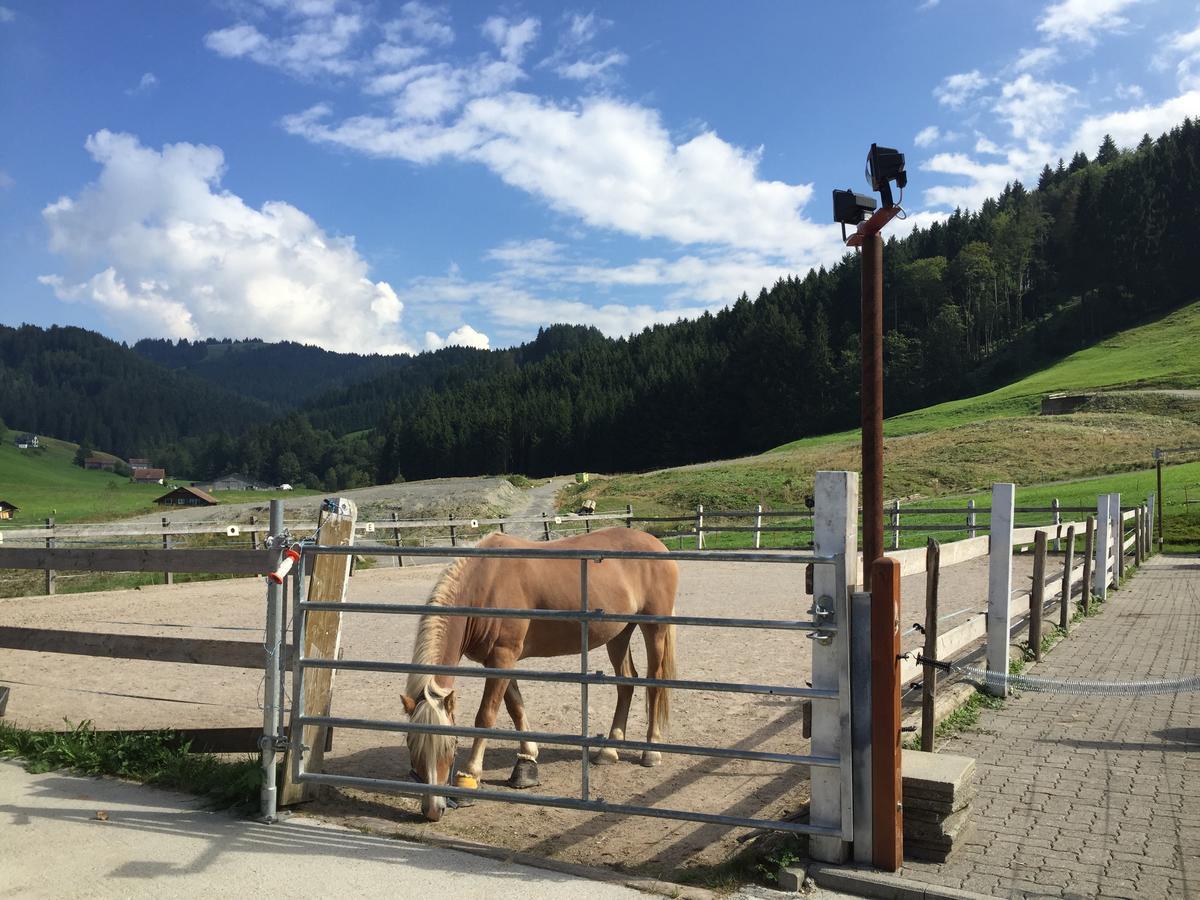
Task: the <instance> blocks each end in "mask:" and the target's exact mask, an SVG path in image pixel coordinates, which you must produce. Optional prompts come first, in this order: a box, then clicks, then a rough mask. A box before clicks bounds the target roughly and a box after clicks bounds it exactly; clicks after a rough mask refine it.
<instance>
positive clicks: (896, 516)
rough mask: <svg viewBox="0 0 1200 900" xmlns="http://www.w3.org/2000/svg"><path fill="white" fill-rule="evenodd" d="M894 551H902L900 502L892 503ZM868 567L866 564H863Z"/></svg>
mask: <svg viewBox="0 0 1200 900" xmlns="http://www.w3.org/2000/svg"><path fill="white" fill-rule="evenodd" d="M892 549H893V550H899V549H900V501H899V500H893V501H892ZM863 565H864V566H865V565H866V562H864V563H863Z"/></svg>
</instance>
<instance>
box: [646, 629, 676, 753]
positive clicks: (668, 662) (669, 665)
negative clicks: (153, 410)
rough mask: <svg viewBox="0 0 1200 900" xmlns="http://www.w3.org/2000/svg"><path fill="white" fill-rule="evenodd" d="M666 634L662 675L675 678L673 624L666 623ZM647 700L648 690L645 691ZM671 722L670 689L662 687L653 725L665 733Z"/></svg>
mask: <svg viewBox="0 0 1200 900" xmlns="http://www.w3.org/2000/svg"><path fill="white" fill-rule="evenodd" d="M666 629H667V636H666V638H665V640H664V641H663V657H662V677H663V678H664V679H667V680H672V679H674V678H675V626H674V625H667V626H666ZM647 700H649V691H647ZM670 723H671V690H670V688H662V689H661V690H660V691H659V692H658V708H657V709H656V710H655V713H654V725H655V729H656V730H657V731H658V733H659V734H662V735H666V733H667V726H668V725H669V724H670Z"/></svg>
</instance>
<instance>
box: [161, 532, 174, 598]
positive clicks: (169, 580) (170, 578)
mask: <svg viewBox="0 0 1200 900" xmlns="http://www.w3.org/2000/svg"><path fill="white" fill-rule="evenodd" d="M169 524H170V523H169V522H167V517H166V516H163V517H162V527H163V538H162V544H163V549H164V550H170V549H171V536H170V535H169V534H167V525H169ZM174 583H175V576H174V575H172V574H171V573H170V572H163V584H174Z"/></svg>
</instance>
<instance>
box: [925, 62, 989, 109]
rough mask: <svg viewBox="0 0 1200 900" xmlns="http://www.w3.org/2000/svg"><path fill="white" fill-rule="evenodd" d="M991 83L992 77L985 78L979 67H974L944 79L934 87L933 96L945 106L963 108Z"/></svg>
mask: <svg viewBox="0 0 1200 900" xmlns="http://www.w3.org/2000/svg"><path fill="white" fill-rule="evenodd" d="M990 83H991V79H990V78H985V77H984V76H983V75H982V74H981V73H980V71H979V70H978V69H972V70H971V71H970V72H959V73H957V74H955V75H949V76H947V77H946V78H944V79H942V83H941V84H939V85H938V86H937V87H936V88H934V89H933V96H934V97H935V98H937V101H938V103H940V104H942V105H943V106H948V107H950V108H951V109H961V108H962V107H963V106H965V105H966V104H967V102H968V101H969V100H970V99H971V98H972V97H974V96H975V95H976V94H978V93H979V92H980V91H982V90H983V89H984V88H985V87H987V86H988V84H990Z"/></svg>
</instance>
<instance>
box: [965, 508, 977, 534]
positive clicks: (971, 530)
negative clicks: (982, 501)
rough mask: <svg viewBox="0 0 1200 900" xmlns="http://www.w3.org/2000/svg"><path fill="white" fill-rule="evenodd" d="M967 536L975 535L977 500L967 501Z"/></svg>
mask: <svg viewBox="0 0 1200 900" xmlns="http://www.w3.org/2000/svg"><path fill="white" fill-rule="evenodd" d="M967 537H969V538H973V537H975V501H974V500H973V499H972V500H968V501H967Z"/></svg>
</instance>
